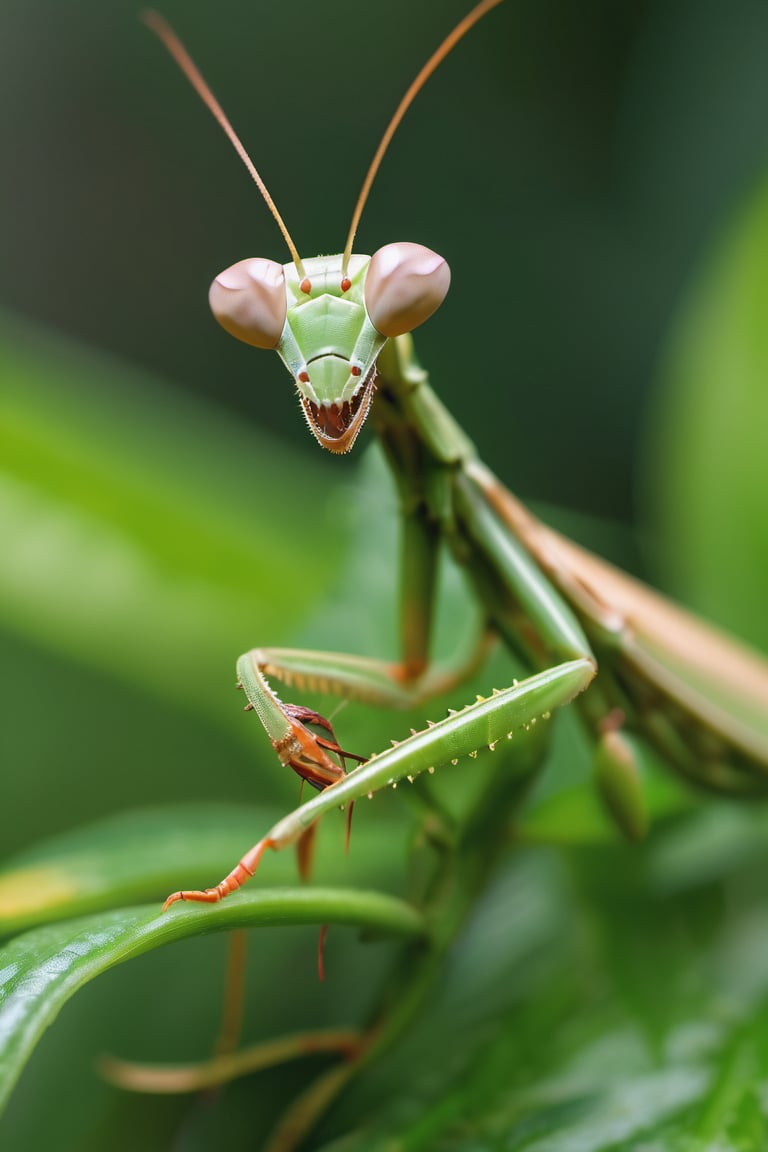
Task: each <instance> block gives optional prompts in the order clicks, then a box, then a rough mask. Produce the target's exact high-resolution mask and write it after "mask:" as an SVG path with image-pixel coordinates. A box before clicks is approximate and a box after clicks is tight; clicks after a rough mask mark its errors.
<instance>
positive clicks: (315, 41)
mask: <svg viewBox="0 0 768 1152" xmlns="http://www.w3.org/2000/svg"><path fill="white" fill-rule="evenodd" d="M159 7H161V8H162V11H163V13H164V14H165V15H166V16H167V17H168V19H169V20H170V21H171V22H172V23H173V24H174V25H175V27H176V28H177V30H178V32H179V34H180V35H181V36H182V38H183V39H184V40H185V42H186V43H187V44H188V46H189V49H190V51H191V52H192V54H193V55H194V56H195V58H196V59H197V60H198V62H199V63H200V66H201V68H202V70H203V72H204V73H205V75H206V76H207V78H208V79H209V81H210V83H211V84H212V86H213V88H214V90H215V91H216V93H217V94H218V96H219V98H220V99H221V101H222V103H223V105H224V107H225V108H226V110H227V111H228V113H229V115H230V116H231V117H232V119H233V121H234V123H235V126H236V127H237V128H238V129H239V131H240V132H241V134H242V136H243V138H244V140H245V142H246V144H247V146H248V147H249V149H250V151H251V152H252V154H253V157H254V160H255V162H256V164H257V166H258V167H259V168H260V169H261V171H262V174H263V175H264V177H265V179H266V181H267V184H268V186H269V188H270V189H271V191H272V193H273V195H274V196H275V198H276V200H277V202H278V204H279V206H280V209H281V211H282V212H283V214H284V216H285V218H286V220H287V222H288V225H289V227H290V228H291V229H292V231H293V233H294V238H295V240H296V242H297V244H298V245H299V247H300V249H301V251H302V252H303V253H305V254H306V255H315V254H317V253H318V252H329V251H338V250H339V249H340V248H341V247H342V245H343V242H344V238H345V236H346V231H347V227H348V223H349V219H350V215H351V211H352V205H353V203H354V199H355V197H356V195H357V191H358V188H359V186H360V183H361V181H362V177H363V173H364V171H365V168H366V166H367V164H368V161H369V159H370V157H371V154H372V152H373V149H374V147H375V145H376V143H377V141H378V137H379V135H380V133H381V131H382V130H383V127H384V125H385V123H386V121H387V119H388V117H389V115H390V113H391V112H392V110H393V109H394V106H395V104H396V102H397V101H398V99H399V98H400V96H401V94H402V92H403V91H404V89H405V87H406V86H407V84H408V83H409V82H410V80H411V79H412V78H413V76H414V75H415V73H416V71H417V70H418V68H419V67H420V66H421V64H422V63H423V62H424V60H425V59H426V57H427V56H428V54H429V53H430V52H431V51H432V50H433V48H434V47H435V46H436V44H437V42H438V41H439V39H440V37H441V36H442V34H443V33H444V32H445V31H446V30H447V29H448V28H449V27H451V26H452V24H453V23H454V22H455V21H457V20H458V19H459V17H460V16H461V15H463V14H464V12H465V10H466V9H467V8H468V4H467V3H466V2H462V0H444V2H443V3H441V4H440V5H434V4H425V3H422V4H418V3H417V4H414V3H407V2H405V0H402V2H401V0H392V3H391V4H388V5H387V7H386V9H385V10H384V11H380V10H379V8H378V7H377V6H376V5H375V4H360V3H355V2H351V0H333V2H331V3H323V4H312V3H303V2H302V3H298V4H293V5H283V4H269V3H253V2H251V0H243V2H238V0H229V2H228V3H227V4H226V5H225V6H223V7H222V6H221V5H218V4H213V3H205V2H200V0H176V2H174V0H166V2H165V3H164V4H162V5H159ZM138 9H139V6H138V5H137V4H135V3H130V2H125V3H123V2H115V0H110V2H109V3H97V2H96V0H93V2H91V3H88V2H87V0H78V2H77V3H68V4H61V3H56V2H55V0H49V2H47V3H46V2H45V0H6V2H5V3H4V4H3V5H2V11H1V12H0V66H1V68H2V78H3V79H2V85H3V100H2V108H1V109H0V135H1V137H2V141H3V155H4V165H3V168H4V179H3V180H2V182H1V183H0V197H2V199H0V211H1V216H0V219H1V220H2V229H3V234H2V253H3V270H4V274H3V277H2V298H1V299H0V302H1V303H2V304H3V305H5V306H7V307H9V308H12V309H14V310H17V311H19V312H20V313H21V314H23V315H26V316H30V317H32V318H34V319H36V320H40V321H42V322H44V323H45V324H47V325H50V326H52V327H53V328H55V329H57V330H59V331H61V332H63V333H66V334H67V335H71V336H73V337H75V338H77V339H80V340H82V341H84V342H85V343H86V344H88V345H90V346H94V347H98V348H102V349H106V350H108V351H110V352H114V353H116V354H117V355H118V356H120V357H121V358H123V359H125V360H127V361H129V362H130V363H133V364H139V365H142V366H144V367H147V368H149V369H151V370H152V371H153V372H158V373H159V374H161V375H162V376H164V377H165V378H167V379H169V380H173V381H176V382H177V383H179V384H180V385H181V386H182V387H183V388H184V389H194V390H195V391H197V392H200V393H203V394H206V395H208V396H210V397H212V398H213V399H215V400H216V401H217V403H220V404H222V405H223V406H224V407H226V408H227V409H229V410H231V411H233V412H235V413H236V414H237V415H238V416H240V417H242V418H244V419H247V420H249V421H251V422H253V423H255V424H258V425H259V426H260V427H263V428H265V429H267V430H270V431H276V432H278V433H279V435H280V437H281V438H282V439H284V440H285V441H286V442H290V443H294V444H296V445H299V447H300V450H301V451H304V452H310V451H311V446H310V445H308V443H307V441H306V433H305V429H304V427H303V425H302V422H301V421H299V420H297V419H296V411H295V406H294V404H293V403H292V399H291V389H290V385H289V382H288V380H287V378H285V376H284V372H283V370H282V368H281V366H280V364H279V362H278V360H277V358H276V357H270V356H258V355H256V354H254V353H253V352H252V351H251V350H249V349H247V348H246V347H244V346H238V345H237V344H236V343H234V342H233V341H231V340H227V339H226V337H225V335H224V334H223V333H222V332H221V331H220V330H218V328H217V326H216V325H215V324H214V323H213V321H212V320H211V319H210V317H209V315H208V311H207V305H206V291H207V286H208V284H209V283H210V281H211V279H212V278H213V276H214V275H215V274H216V273H217V272H219V271H220V270H221V269H222V268H224V267H226V266H227V265H228V264H230V263H232V262H233V261H235V260H237V259H240V258H241V257H243V256H247V255H264V256H270V257H272V258H276V259H280V260H282V259H283V258H284V256H286V255H287V254H286V253H285V252H284V250H283V246H282V241H281V239H280V237H279V234H278V233H277V229H276V228H275V225H274V224H273V222H272V221H271V219H270V218H269V216H268V215H267V212H266V210H265V208H264V207H263V205H262V203H261V200H260V198H259V196H258V193H257V192H256V190H255V189H254V188H253V187H252V186H251V184H250V181H249V179H248V177H247V175H246V173H245V171H244V170H243V169H242V167H241V165H240V162H239V161H238V159H237V158H236V157H235V155H234V153H233V152H232V150H231V148H230V146H229V144H228V143H227V141H226V140H225V138H224V136H223V135H222V134H221V132H220V131H219V130H218V129H217V128H216V126H215V125H214V123H213V121H212V120H211V118H210V116H209V115H208V113H207V112H205V111H204V109H203V108H202V106H201V105H200V103H199V101H198V100H197V98H196V97H195V96H194V94H193V93H192V91H191V90H190V89H189V88H188V86H187V84H186V82H185V81H184V80H183V79H182V77H181V75H180V74H178V73H177V70H176V68H175V66H174V65H173V64H172V63H171V61H170V60H169V59H168V58H167V57H166V56H165V54H164V52H163V51H162V50H161V49H160V47H159V45H158V43H157V42H156V41H155V39H154V37H153V36H152V35H151V34H149V33H148V31H147V30H146V28H144V26H143V25H142V24H141V23H140V22H139V20H138V18H137V17H138ZM766 41H768V9H766V6H765V5H764V4H762V3H759V2H757V0H736V2H735V3H733V4H728V5H725V4H722V3H717V2H709V0H697V2H694V0H689V2H687V3H686V2H684V0H682V2H679V3H676V4H673V5H670V4H665V3H663V2H661V0H659V2H657V3H648V2H642V0H641V2H638V3H633V4H615V3H611V2H610V0H602V2H595V0H587V2H585V3H580V4H578V5H575V4H568V3H558V2H555V0H545V2H543V3H541V2H535V3H534V2H526V0H512V2H509V3H506V4H504V5H502V7H501V8H500V9H499V10H498V11H495V12H494V14H493V16H492V17H490V18H488V19H486V21H485V22H484V24H481V25H480V26H479V27H477V28H476V29H475V30H474V31H473V33H472V35H471V37H469V38H468V39H467V40H466V41H465V42H464V43H463V44H462V46H461V49H460V50H459V51H458V52H456V53H455V54H454V56H453V58H452V59H451V60H450V62H448V63H447V64H446V65H445V66H444V67H443V69H442V71H441V72H440V73H439V74H438V75H436V76H435V77H434V78H433V79H432V80H431V81H430V83H429V86H428V87H427V89H426V90H425V91H424V92H423V93H422V94H421V96H420V97H419V100H418V102H417V103H416V104H415V105H414V107H413V108H412V110H411V111H410V112H409V114H408V116H407V118H406V121H405V123H404V125H403V126H402V128H401V130H400V132H399V134H398V136H397V138H396V140H395V142H394V144H393V147H392V150H391V152H390V154H389V155H388V157H387V159H386V162H385V163H384V166H383V168H382V171H381V174H380V176H379V179H378V181H377V184H376V186H375V189H374V192H373V195H372V197H371V200H370V203H369V205H368V208H367V209H366V213H365V216H364V219H363V224H362V227H361V230H360V234H359V240H358V247H359V248H360V250H362V251H373V250H375V248H377V247H378V246H380V245H382V244H384V243H387V242H389V241H391V240H394V239H410V240H415V241H419V242H421V243H425V244H428V245H430V246H431V247H434V248H435V249H437V250H438V251H439V252H441V253H442V254H444V255H445V256H446V258H447V259H448V260H449V262H450V264H451V267H452V269H453V276H454V279H453V286H452V289H451V295H450V299H449V302H448V303H447V304H446V309H445V311H444V313H443V314H442V316H441V319H440V320H436V321H435V322H434V323H433V324H430V325H428V326H427V327H426V328H425V329H424V331H423V333H420V339H419V348H420V351H421V354H422V359H423V361H424V363H425V364H427V365H428V366H429V368H430V370H431V371H432V373H433V378H434V380H435V382H436V384H437V386H438V387H439V389H440V390H441V393H442V394H443V395H445V396H446V398H447V399H448V402H449V404H450V406H451V407H452V408H454V409H456V410H458V412H459V413H460V414H461V417H462V419H463V420H464V421H465V423H466V425H467V427H468V428H469V429H470V431H471V432H472V434H473V435H474V436H475V437H476V438H477V441H478V443H479V444H480V445H481V446H482V451H483V454H484V456H485V457H486V458H487V459H488V460H489V461H490V463H491V464H492V465H493V466H494V467H496V468H497V469H498V470H499V471H500V472H501V473H502V474H503V475H504V476H505V477H507V478H508V479H509V480H510V482H511V483H513V484H514V485H515V487H516V488H517V489H518V490H520V491H521V492H522V493H523V494H524V495H525V496H526V497H533V496H535V497H537V498H540V499H547V500H552V501H555V502H557V503H561V504H563V503H568V504H571V505H573V506H574V507H577V508H581V509H583V510H587V511H592V512H598V513H601V514H606V515H610V516H622V517H623V516H626V514H627V513H628V511H629V509H630V508H631V506H632V490H633V479H632V477H633V469H634V465H635V459H636V452H635V438H636V433H637V429H638V427H639V426H640V424H641V422H642V419H643V414H644V412H645V395H646V391H647V388H648V386H649V383H650V381H651V379H652V377H653V373H654V366H655V363H656V358H657V356H658V352H659V347H660V344H661V342H662V340H663V337H664V334H665V332H666V330H667V327H668V325H669V322H670V317H671V316H672V314H673V313H674V311H675V308H676V305H677V303H678V302H679V299H680V296H681V293H682V292H683V291H684V289H685V286H686V284H687V283H688V281H689V280H690V277H691V275H692V273H693V271H694V269H695V268H696V266H697V262H698V261H699V259H700V257H701V255H702V253H704V252H706V250H707V249H708V247H709V245H710V244H711V242H712V239H713V237H714V236H716V235H717V233H718V231H719V230H720V228H721V226H722V222H723V219H724V218H725V217H727V216H728V215H730V213H731V212H732V211H733V210H734V208H735V207H736V206H737V205H738V204H739V203H740V201H741V200H742V198H743V197H744V196H745V194H746V193H747V192H748V191H749V189H750V188H751V187H752V186H753V184H754V182H755V180H756V178H757V176H758V175H759V174H760V173H761V172H763V171H764V170H765V167H766V160H765V158H766V150H767V148H768V141H766V132H765V110H766V108H768V75H766V69H765V54H764V45H765V43H766ZM491 286H493V287H491ZM489 324H490V325H493V328H492V329H490V332H491V333H492V334H491V335H490V336H489V338H487V339H484V337H483V336H482V334H483V333H485V332H488V331H489V329H488V325H489ZM459 331H461V332H462V333H465V334H466V339H461V340H457V339H456V337H457V334H458V332H459ZM480 378H482V385H483V397H484V398H483V400H482V401H479V399H478V397H479V386H478V385H479V379H480ZM585 460H587V461H588V464H586V465H585V463H584V461H585ZM325 463H326V466H328V467H331V466H332V465H333V462H332V461H327V462H325ZM344 466H345V465H344V464H342V465H338V462H336V467H344ZM349 467H354V463H351V464H350V465H349Z"/></svg>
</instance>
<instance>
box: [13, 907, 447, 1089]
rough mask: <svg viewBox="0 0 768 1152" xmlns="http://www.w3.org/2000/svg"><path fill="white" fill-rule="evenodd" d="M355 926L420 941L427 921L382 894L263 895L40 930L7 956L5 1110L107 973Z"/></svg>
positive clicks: (153, 909)
mask: <svg viewBox="0 0 768 1152" xmlns="http://www.w3.org/2000/svg"><path fill="white" fill-rule="evenodd" d="M331 923H334V924H353V925H356V926H359V927H361V928H369V929H373V930H375V931H376V932H377V933H380V934H390V933H393V934H395V935H400V936H418V935H421V934H423V933H424V932H425V925H424V922H423V920H422V918H421V917H420V915H419V914H418V913H417V912H416V911H415V910H414V909H413V908H412V907H411V906H410V905H408V904H405V903H404V902H403V901H401V900H396V899H395V898H394V897H391V896H386V895H383V894H382V893H379V892H367V891H362V892H355V891H354V890H351V889H329V888H299V889H288V888H281V889H260V890H259V891H258V892H248V893H238V894H236V895H235V896H233V897H230V899H228V900H225V901H223V902H222V903H220V904H216V905H191V904H188V905H184V906H183V907H181V908H178V909H176V908H174V909H171V910H169V912H167V913H163V912H162V911H160V910H159V909H158V907H157V905H152V906H150V907H140V908H126V909H122V910H120V911H115V912H108V913H101V914H100V915H98V916H91V917H84V918H82V919H77V920H71V921H68V922H67V923H66V924H63V925H56V926H49V927H46V928H38V929H37V930H35V931H33V932H29V933H27V934H25V935H23V936H20V937H18V938H17V939H16V940H14V941H13V942H12V943H10V944H8V945H6V947H5V948H3V949H2V950H1V951H0V1054H1V1055H0V1106H2V1105H3V1104H4V1103H5V1101H6V1100H7V1098H8V1094H9V1092H10V1091H11V1089H12V1087H13V1085H14V1084H15V1082H16V1080H17V1078H18V1076H19V1074H20V1072H21V1070H22V1068H23V1067H24V1064H25V1063H26V1061H27V1060H28V1058H29V1055H30V1053H31V1051H32V1048H33V1047H34V1045H35V1044H36V1043H37V1041H38V1040H39V1039H40V1036H41V1034H42V1033H43V1031H44V1030H45V1029H46V1028H47V1027H48V1026H49V1025H50V1024H51V1023H52V1022H53V1020H54V1019H55V1017H56V1015H57V1014H58V1012H59V1011H60V1009H61V1007H62V1005H63V1004H64V1003H65V1002H66V1001H67V1000H68V999H69V997H70V996H72V995H73V993H75V992H76V991H77V990H78V988H81V987H82V986H83V984H85V983H87V981H89V980H92V979H93V978H94V977H95V976H98V975H99V974H100V973H101V972H104V971H105V970H106V969H107V968H111V967H112V966H113V965H115V964H119V963H121V962H122V961H123V960H128V959H130V958H131V957H133V956H139V955H141V953H142V952H146V951H148V950H149V949H152V948H158V947H160V946H162V945H164V944H170V943H172V942H174V941H176V940H183V939H185V938H187V937H189V936H193V935H197V934H199V933H200V932H203V933H206V934H207V933H209V932H218V931H222V930H225V929H231V928H245V927H255V926H260V927H266V926H273V925H283V926H285V925H289V924H331Z"/></svg>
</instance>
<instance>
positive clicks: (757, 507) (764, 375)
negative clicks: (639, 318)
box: [647, 182, 768, 651]
mask: <svg viewBox="0 0 768 1152" xmlns="http://www.w3.org/2000/svg"><path fill="white" fill-rule="evenodd" d="M766 252H768V183H766V182H764V183H763V184H762V186H761V187H759V188H758V190H757V192H756V194H754V195H753V196H752V197H751V199H750V200H749V202H748V203H747V204H745V206H744V207H743V209H742V210H741V211H740V212H739V213H738V215H737V216H736V217H735V219H734V220H733V221H732V222H731V224H730V225H729V227H728V228H727V230H726V231H725V233H724V235H723V236H722V237H721V239H720V242H719V243H718V245H717V247H716V249H715V250H714V252H713V253H712V255H711V256H710V257H708V259H707V261H706V263H705V264H704V267H703V268H702V270H701V272H700V274H699V277H698V279H697V280H696V281H695V282H694V284H693V286H692V288H691V291H690V293H689V295H688V297H687V298H686V299H685V301H684V303H683V307H682V308H681V311H680V314H679V316H678V318H677V320H676V322H675V324H674V326H673V328H672V331H671V333H670V336H669V339H668V344H667V349H666V352H665V355H664V358H663V363H662V368H661V372H660V380H659V387H658V391H657V399H656V404H655V408H654V412H653V419H652V422H651V425H650V428H649V443H648V450H647V460H648V466H647V475H648V477H649V480H648V485H649V488H650V491H651V496H652V501H653V519H654V524H655V525H658V531H659V535H660V545H661V547H660V561H661V563H662V566H663V567H664V569H665V570H666V571H667V572H668V573H669V576H670V580H671V582H672V586H673V587H674V588H675V589H676V590H677V591H678V593H679V594H680V595H683V596H684V597H685V598H686V600H687V601H688V602H689V603H691V604H693V606H694V607H695V608H696V609H697V610H698V611H700V612H702V613H703V614H704V615H705V616H709V617H711V618H712V619H715V620H718V621H720V622H721V623H722V624H723V625H725V626H726V627H728V628H731V629H733V630H734V631H735V632H736V633H737V634H739V635H740V636H742V637H743V638H744V639H745V640H747V641H748V642H750V643H751V644H753V645H755V646H756V647H758V648H761V649H762V650H763V651H768V612H766V608H765V603H766V600H765V589H766V586H767V585H768V516H766V514H765V509H766V507H767V506H768V467H766V452H765V436H766V428H768V322H767V319H766V318H767V317H768V259H766Z"/></svg>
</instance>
